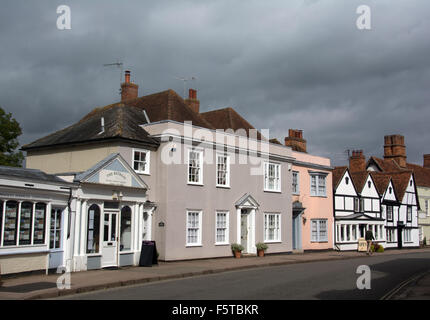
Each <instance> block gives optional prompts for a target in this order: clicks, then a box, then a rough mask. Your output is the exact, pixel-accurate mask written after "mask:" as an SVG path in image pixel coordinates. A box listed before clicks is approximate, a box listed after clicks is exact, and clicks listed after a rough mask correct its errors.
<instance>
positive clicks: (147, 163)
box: [131, 149, 151, 174]
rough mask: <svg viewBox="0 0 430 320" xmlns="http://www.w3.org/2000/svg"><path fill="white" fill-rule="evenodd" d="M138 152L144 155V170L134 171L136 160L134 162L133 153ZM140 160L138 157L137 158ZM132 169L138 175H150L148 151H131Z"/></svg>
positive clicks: (149, 152)
mask: <svg viewBox="0 0 430 320" xmlns="http://www.w3.org/2000/svg"><path fill="white" fill-rule="evenodd" d="M136 152H139V153H145V154H146V155H145V170H136V169H134V163H135V162H136V160H134V157H135V153H136ZM139 158H140V156H139ZM131 161H132V168H133V170H134V171H135V172H136V173H138V174H150V165H151V151H149V150H145V149H133V152H132V158H131ZM137 162H142V161H141V160H139V161H137Z"/></svg>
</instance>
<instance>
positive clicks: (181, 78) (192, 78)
mask: <svg viewBox="0 0 430 320" xmlns="http://www.w3.org/2000/svg"><path fill="white" fill-rule="evenodd" d="M173 78H175V79H178V80H181V81H183V82H184V99H185V98H186V84H187V81H192V80H197V77H190V78H185V77H173Z"/></svg>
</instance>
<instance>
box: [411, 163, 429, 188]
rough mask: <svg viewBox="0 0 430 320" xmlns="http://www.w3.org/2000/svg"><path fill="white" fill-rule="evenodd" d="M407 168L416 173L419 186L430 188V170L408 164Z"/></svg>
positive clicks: (416, 181)
mask: <svg viewBox="0 0 430 320" xmlns="http://www.w3.org/2000/svg"><path fill="white" fill-rule="evenodd" d="M406 167H407V168H408V169H410V170H412V171H413V172H414V177H415V183H416V185H417V186H420V187H427V188H430V169H428V168H424V167H422V166H419V165H417V164H412V163H407V164H406Z"/></svg>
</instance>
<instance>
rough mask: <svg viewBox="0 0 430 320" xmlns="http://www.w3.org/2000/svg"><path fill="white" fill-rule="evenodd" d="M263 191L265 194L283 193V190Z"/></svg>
mask: <svg viewBox="0 0 430 320" xmlns="http://www.w3.org/2000/svg"><path fill="white" fill-rule="evenodd" d="M263 191H264V192H270V193H282V191H281V190H266V189H264V190H263Z"/></svg>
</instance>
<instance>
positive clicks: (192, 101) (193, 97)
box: [185, 89, 200, 113]
mask: <svg viewBox="0 0 430 320" xmlns="http://www.w3.org/2000/svg"><path fill="white" fill-rule="evenodd" d="M185 103H186V104H187V105H188V106H189V107H190V108H191V109H193V111H194V112H197V113H199V112H200V101H199V100H197V90H195V89H189V90H188V99H185Z"/></svg>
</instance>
